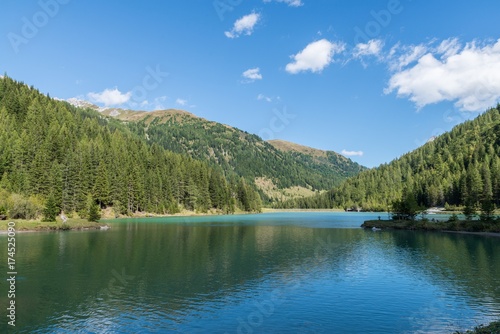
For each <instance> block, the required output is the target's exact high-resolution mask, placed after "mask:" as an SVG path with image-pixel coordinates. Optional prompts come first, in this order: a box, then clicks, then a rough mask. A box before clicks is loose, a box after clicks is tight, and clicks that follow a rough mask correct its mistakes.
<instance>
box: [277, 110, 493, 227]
mask: <svg viewBox="0 0 500 334" xmlns="http://www.w3.org/2000/svg"><path fill="white" fill-rule="evenodd" d="M405 187H406V188H409V189H413V193H414V194H415V196H416V199H417V203H418V204H419V205H423V206H425V207H432V206H444V205H445V204H447V206H448V207H454V208H458V207H463V206H466V208H465V210H466V212H467V213H468V215H469V216H470V217H472V216H474V214H475V212H476V210H478V209H479V208H481V203H482V202H483V201H484V200H485V199H488V198H489V200H491V202H492V204H494V205H496V206H498V205H500V111H499V107H497V108H493V109H490V110H489V111H487V112H485V113H483V114H482V115H480V116H478V117H477V118H476V119H475V120H473V121H467V122H465V123H463V124H460V125H458V126H456V127H455V128H453V130H451V131H450V132H447V133H444V134H443V135H441V136H439V137H438V138H436V139H435V140H434V141H431V142H428V143H426V144H425V145H423V146H422V147H420V148H418V149H416V150H415V151H413V152H410V153H407V154H405V155H403V156H402V157H400V158H398V159H396V160H393V161H392V162H390V163H389V164H383V165H381V166H379V167H377V168H374V169H370V170H367V171H363V172H361V173H360V174H358V175H357V176H354V177H352V178H350V179H348V180H347V181H345V182H343V183H342V184H341V185H340V186H338V187H335V188H333V189H332V190H330V191H328V192H327V193H324V194H321V195H318V196H313V197H310V198H305V199H298V200H293V201H289V202H286V203H283V204H281V205H280V206H281V207H299V208H333V207H336V208H350V207H353V206H358V207H362V208H363V209H364V210H373V211H385V210H389V207H390V204H391V203H393V202H394V201H397V200H400V199H401V198H402V196H403V189H404V188H405ZM486 204H488V205H489V203H486ZM489 208H490V207H488V206H487V207H483V209H489ZM487 211H488V210H487Z"/></svg>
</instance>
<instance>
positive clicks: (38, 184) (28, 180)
mask: <svg viewBox="0 0 500 334" xmlns="http://www.w3.org/2000/svg"><path fill="white" fill-rule="evenodd" d="M83 106H84V107H85V108H81V107H74V106H72V105H70V104H69V103H67V102H63V101H58V100H55V99H51V98H49V97H48V96H45V95H43V94H41V93H40V92H39V91H38V90H36V89H35V88H33V87H29V86H27V85H25V84H23V83H20V82H16V81H14V80H12V79H11V78H9V77H7V76H5V77H3V78H0V177H1V179H0V214H2V215H5V214H7V215H8V216H9V218H13V219H14V218H24V219H33V218H37V217H39V216H40V215H41V214H42V211H43V207H44V205H45V206H47V207H48V206H49V205H48V203H50V206H51V207H52V208H53V207H54V206H55V207H56V208H57V211H58V212H59V211H61V210H63V211H64V212H66V213H68V215H73V214H78V215H80V216H82V217H85V216H87V217H88V213H89V211H90V210H89V208H93V207H95V206H96V205H99V206H100V207H101V208H105V207H110V206H112V207H113V210H114V211H115V213H121V214H129V213H132V212H136V211H146V212H151V213H158V214H165V213H176V212H179V211H180V210H183V209H188V210H193V211H198V212H207V211H209V210H212V211H213V210H215V211H217V212H234V211H235V210H237V208H239V209H241V210H245V211H259V210H260V197H259V194H258V193H257V191H256V190H255V189H254V188H255V187H253V186H251V185H249V184H248V183H247V182H246V180H245V179H243V178H238V177H233V176H225V175H224V173H223V171H222V170H221V168H219V167H217V166H210V165H209V164H208V163H207V162H204V161H199V160H195V159H193V158H190V157H188V156H187V155H183V154H178V153H173V152H171V151H169V150H166V149H164V148H162V147H161V146H159V145H158V144H155V143H153V142H150V141H148V140H147V139H146V138H144V136H143V135H139V134H137V133H135V132H134V131H132V130H131V127H130V126H129V123H127V122H123V121H119V120H115V119H114V118H109V117H105V116H103V115H102V114H100V113H99V112H98V111H96V110H92V109H91V108H89V105H83ZM182 115H183V116H184V114H182ZM133 124H135V123H133Z"/></svg>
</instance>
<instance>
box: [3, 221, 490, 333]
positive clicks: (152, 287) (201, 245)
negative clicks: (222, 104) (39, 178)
mask: <svg viewBox="0 0 500 334" xmlns="http://www.w3.org/2000/svg"><path fill="white" fill-rule="evenodd" d="M378 215H379V214H364V213H286V214H285V213H272V214H260V215H244V216H222V217H196V218H162V219H157V218H149V219H141V220H134V219H127V220H122V221H113V222H112V223H111V224H110V225H111V226H112V228H111V229H110V230H108V231H84V232H56V233H24V234H18V235H17V270H18V281H17V293H16V304H17V322H16V323H17V326H16V330H17V331H19V332H35V333H47V332H63V333H64V332H68V333H70V332H75V331H79V332H84V333H85V332H97V333H99V332H111V333H113V332H123V333H140V332H159V333H161V332H182V333H290V332H293V333H452V332H453V331H455V330H463V329H469V328H472V327H474V326H476V325H478V324H481V323H487V322H489V321H492V320H495V319H498V318H499V317H500V239H499V238H493V237H479V236H473V235H459V234H446V233H425V232H407V231H399V232H396V231H394V232H390V231H381V232H372V231H364V230H362V229H360V228H359V225H360V224H361V223H362V222H363V221H364V220H366V219H376V217H377V216H378ZM6 248H7V245H6V236H5V235H2V236H0V249H2V253H1V254H2V256H1V258H2V261H1V263H0V273H3V274H2V275H5V273H6V272H7V268H6V260H5V256H4V255H5V254H6ZM0 288H1V290H2V291H1V296H2V298H1V299H0V303H1V305H0V306H1V309H2V310H5V308H6V305H7V304H6V302H7V301H6V298H5V296H6V293H7V284H6V280H5V279H3V280H2V284H1V285H0ZM1 314H2V318H0V326H1V327H0V331H2V329H3V328H6V327H7V326H6V317H5V314H6V313H5V311H2V312H1Z"/></svg>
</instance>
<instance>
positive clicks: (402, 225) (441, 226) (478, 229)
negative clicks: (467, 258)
mask: <svg viewBox="0 0 500 334" xmlns="http://www.w3.org/2000/svg"><path fill="white" fill-rule="evenodd" d="M361 227H362V228H365V229H381V230H384V229H387V230H409V231H438V232H446V233H461V234H474V235H483V236H491V237H500V222H499V221H486V222H485V221H480V220H458V221H441V222H432V221H423V220H413V221H412V220H367V221H365V222H364V223H363V224H362V225H361Z"/></svg>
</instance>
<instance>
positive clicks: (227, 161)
mask: <svg viewBox="0 0 500 334" xmlns="http://www.w3.org/2000/svg"><path fill="white" fill-rule="evenodd" d="M80 103H83V102H80ZM87 106H88V104H87ZM94 109H99V108H98V107H97V106H94ZM99 110H100V112H101V113H102V114H103V115H106V116H108V117H112V118H115V119H118V120H122V121H125V122H127V123H128V126H129V128H130V129H131V130H132V131H133V132H135V133H137V134H139V135H140V136H141V137H143V138H146V139H147V140H148V142H150V143H156V144H159V145H161V146H162V147H163V148H165V149H167V150H170V151H173V152H177V153H182V154H187V155H189V156H191V157H193V158H195V159H197V160H201V161H209V163H210V164H211V165H213V166H219V167H221V168H222V170H223V171H224V173H225V174H226V175H235V176H238V177H244V178H245V179H246V180H247V182H248V183H250V184H256V185H257V186H260V185H261V184H262V182H259V181H262V180H263V179H265V180H267V181H270V182H271V183H272V184H273V186H276V187H277V188H279V189H281V190H284V189H287V188H291V187H297V186H299V187H301V188H303V189H309V190H310V191H311V192H312V191H317V190H327V189H330V188H332V187H333V186H335V185H338V184H340V183H341V182H342V181H343V180H345V179H347V178H348V177H351V176H354V175H356V174H357V173H359V172H360V171H362V170H364V169H365V168H364V167H362V166H360V165H359V164H357V163H355V162H353V161H352V160H350V159H348V158H345V157H343V156H341V155H339V154H337V153H335V152H330V151H328V152H327V151H319V150H314V149H310V150H309V151H301V152H299V151H297V150H290V149H284V148H283V146H282V145H281V146H279V145H277V144H276V143H277V142H270V143H269V142H266V141H263V140H262V139H261V138H259V137H258V136H256V135H253V134H250V133H247V132H245V131H242V130H239V129H237V128H234V127H231V126H228V125H224V124H220V123H217V122H212V121H208V120H206V119H203V118H200V117H197V116H195V115H193V114H191V113H189V112H186V111H182V110H174V109H169V110H159V111H154V112H141V111H131V110H124V109H117V108H111V109H104V110H102V109H99ZM289 144H291V143H289ZM293 145H296V144H293ZM296 146H299V145H296ZM313 151H316V152H322V155H323V156H319V157H318V156H316V154H315V153H314V154H312V153H311V152H313ZM261 195H262V196H263V197H264V198H265V199H267V200H268V201H269V200H270V198H267V196H266V193H265V192H264V191H261Z"/></svg>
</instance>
